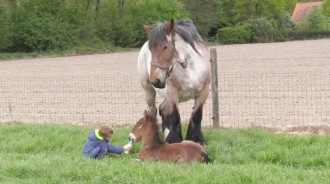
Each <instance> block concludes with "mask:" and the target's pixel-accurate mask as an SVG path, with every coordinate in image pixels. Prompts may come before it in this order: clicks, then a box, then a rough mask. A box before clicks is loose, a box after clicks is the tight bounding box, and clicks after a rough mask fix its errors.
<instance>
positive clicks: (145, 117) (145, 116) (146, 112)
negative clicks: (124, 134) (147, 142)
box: [143, 110, 149, 119]
mask: <svg viewBox="0 0 330 184" xmlns="http://www.w3.org/2000/svg"><path fill="white" fill-rule="evenodd" d="M143 118H144V119H148V118H149V115H148V111H147V110H144V113H143Z"/></svg>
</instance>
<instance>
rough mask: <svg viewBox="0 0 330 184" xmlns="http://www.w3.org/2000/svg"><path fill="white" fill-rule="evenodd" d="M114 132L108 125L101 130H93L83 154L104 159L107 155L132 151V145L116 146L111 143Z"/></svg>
mask: <svg viewBox="0 0 330 184" xmlns="http://www.w3.org/2000/svg"><path fill="white" fill-rule="evenodd" d="M112 134H113V130H112V129H111V128H110V127H109V126H108V125H102V126H101V127H100V128H99V129H95V130H92V131H91V132H90V133H89V135H88V139H87V141H86V143H85V145H84V148H83V150H82V153H83V155H84V156H85V157H88V158H98V159H101V158H103V157H104V156H105V155H106V154H107V153H116V154H121V153H123V152H124V151H129V150H130V149H131V145H130V144H126V145H125V146H116V145H112V144H110V143H109V140H110V138H111V136H112Z"/></svg>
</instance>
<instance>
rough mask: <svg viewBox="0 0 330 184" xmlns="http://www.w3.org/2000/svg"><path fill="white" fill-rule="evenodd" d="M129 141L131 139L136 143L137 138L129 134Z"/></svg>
mask: <svg viewBox="0 0 330 184" xmlns="http://www.w3.org/2000/svg"><path fill="white" fill-rule="evenodd" d="M128 139H129V140H132V141H135V139H136V137H135V135H134V134H132V133H129V135H128Z"/></svg>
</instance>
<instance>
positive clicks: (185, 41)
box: [138, 19, 210, 146]
mask: <svg viewBox="0 0 330 184" xmlns="http://www.w3.org/2000/svg"><path fill="white" fill-rule="evenodd" d="M144 29H145V30H146V32H147V34H148V39H149V40H148V41H146V42H145V44H144V45H143V46H142V48H141V51H140V53H139V57H138V72H139V77H140V82H141V85H142V87H143V89H144V92H145V98H146V102H147V104H148V107H149V111H150V112H153V113H154V114H157V108H156V104H155V98H156V91H157V93H158V94H159V95H160V96H162V97H163V99H164V101H163V102H162V103H161V104H160V105H159V114H160V116H161V117H162V130H163V132H164V136H165V141H166V142H168V143H176V142H181V141H182V140H183V138H182V133H181V124H180V113H179V110H178V103H180V102H185V101H187V100H190V99H194V106H193V110H192V114H191V117H190V120H189V125H188V130H187V134H186V139H187V140H192V141H194V142H198V143H200V144H201V145H202V146H204V145H205V139H204V135H203V133H202V130H201V121H202V117H203V105H204V103H205V101H206V99H207V97H208V95H209V91H210V63H209V60H208V54H207V47H206V45H205V43H204V41H203V39H202V38H201V36H200V35H199V34H198V32H197V30H196V27H195V25H194V24H193V22H192V21H191V20H190V19H182V20H177V21H174V20H173V19H172V20H171V21H170V22H163V23H157V24H154V25H144Z"/></svg>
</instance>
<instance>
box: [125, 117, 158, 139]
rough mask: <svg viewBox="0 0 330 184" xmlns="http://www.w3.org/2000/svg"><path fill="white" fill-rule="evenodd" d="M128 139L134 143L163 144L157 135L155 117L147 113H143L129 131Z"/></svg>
mask: <svg viewBox="0 0 330 184" xmlns="http://www.w3.org/2000/svg"><path fill="white" fill-rule="evenodd" d="M129 138H130V139H131V140H134V141H135V142H139V141H141V140H144V141H148V142H149V143H159V144H160V143H164V141H163V140H162V138H161V136H160V134H159V130H158V125H157V117H156V116H154V115H151V114H150V113H148V112H147V111H144V113H143V117H142V118H140V119H139V120H138V121H137V122H136V124H135V125H134V127H133V128H132V129H131V132H130V134H129Z"/></svg>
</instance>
